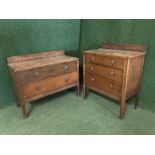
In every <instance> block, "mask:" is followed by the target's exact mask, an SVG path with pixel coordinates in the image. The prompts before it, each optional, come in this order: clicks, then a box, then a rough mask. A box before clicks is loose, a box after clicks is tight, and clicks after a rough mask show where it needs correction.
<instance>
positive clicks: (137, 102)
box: [135, 94, 139, 109]
mask: <svg viewBox="0 0 155 155" xmlns="http://www.w3.org/2000/svg"><path fill="white" fill-rule="evenodd" d="M138 106H139V94H137V95H136V101H135V109H137V107H138Z"/></svg>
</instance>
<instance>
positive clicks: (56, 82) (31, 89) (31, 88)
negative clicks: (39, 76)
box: [22, 72, 78, 98]
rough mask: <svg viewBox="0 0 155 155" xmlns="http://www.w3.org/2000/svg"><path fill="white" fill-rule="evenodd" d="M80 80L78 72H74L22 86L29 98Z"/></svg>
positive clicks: (25, 96) (24, 93)
mask: <svg viewBox="0 0 155 155" xmlns="http://www.w3.org/2000/svg"><path fill="white" fill-rule="evenodd" d="M77 81H78V73H77V72H72V73H68V74H64V75H59V76H57V77H50V78H47V79H44V80H39V81H35V82H33V83H29V84H25V85H23V86H22V92H23V97H24V98H28V97H32V96H35V95H38V94H42V93H44V92H48V91H51V90H54V89H58V88H61V87H65V86H68V85H71V84H74V83H76V82H77Z"/></svg>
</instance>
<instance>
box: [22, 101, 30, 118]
mask: <svg viewBox="0 0 155 155" xmlns="http://www.w3.org/2000/svg"><path fill="white" fill-rule="evenodd" d="M21 109H22V114H23V118H27V117H28V116H29V115H30V113H31V110H32V107H31V104H29V103H26V104H25V103H21Z"/></svg>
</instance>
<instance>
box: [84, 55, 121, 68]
mask: <svg viewBox="0 0 155 155" xmlns="http://www.w3.org/2000/svg"><path fill="white" fill-rule="evenodd" d="M85 61H86V62H88V63H93V64H100V65H105V66H111V67H115V68H120V69H124V59H121V58H118V57H109V56H103V55H96V54H91V53H86V54H85Z"/></svg>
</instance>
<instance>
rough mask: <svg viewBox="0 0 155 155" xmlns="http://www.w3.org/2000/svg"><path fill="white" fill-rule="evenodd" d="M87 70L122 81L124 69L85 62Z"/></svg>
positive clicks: (93, 73)
mask: <svg viewBox="0 0 155 155" xmlns="http://www.w3.org/2000/svg"><path fill="white" fill-rule="evenodd" d="M85 72H87V73H90V74H92V75H100V76H103V77H107V78H110V79H113V80H116V81H122V79H123V71H122V70H120V69H116V68H113V67H106V66H102V65H95V64H91V63H86V64H85Z"/></svg>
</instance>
